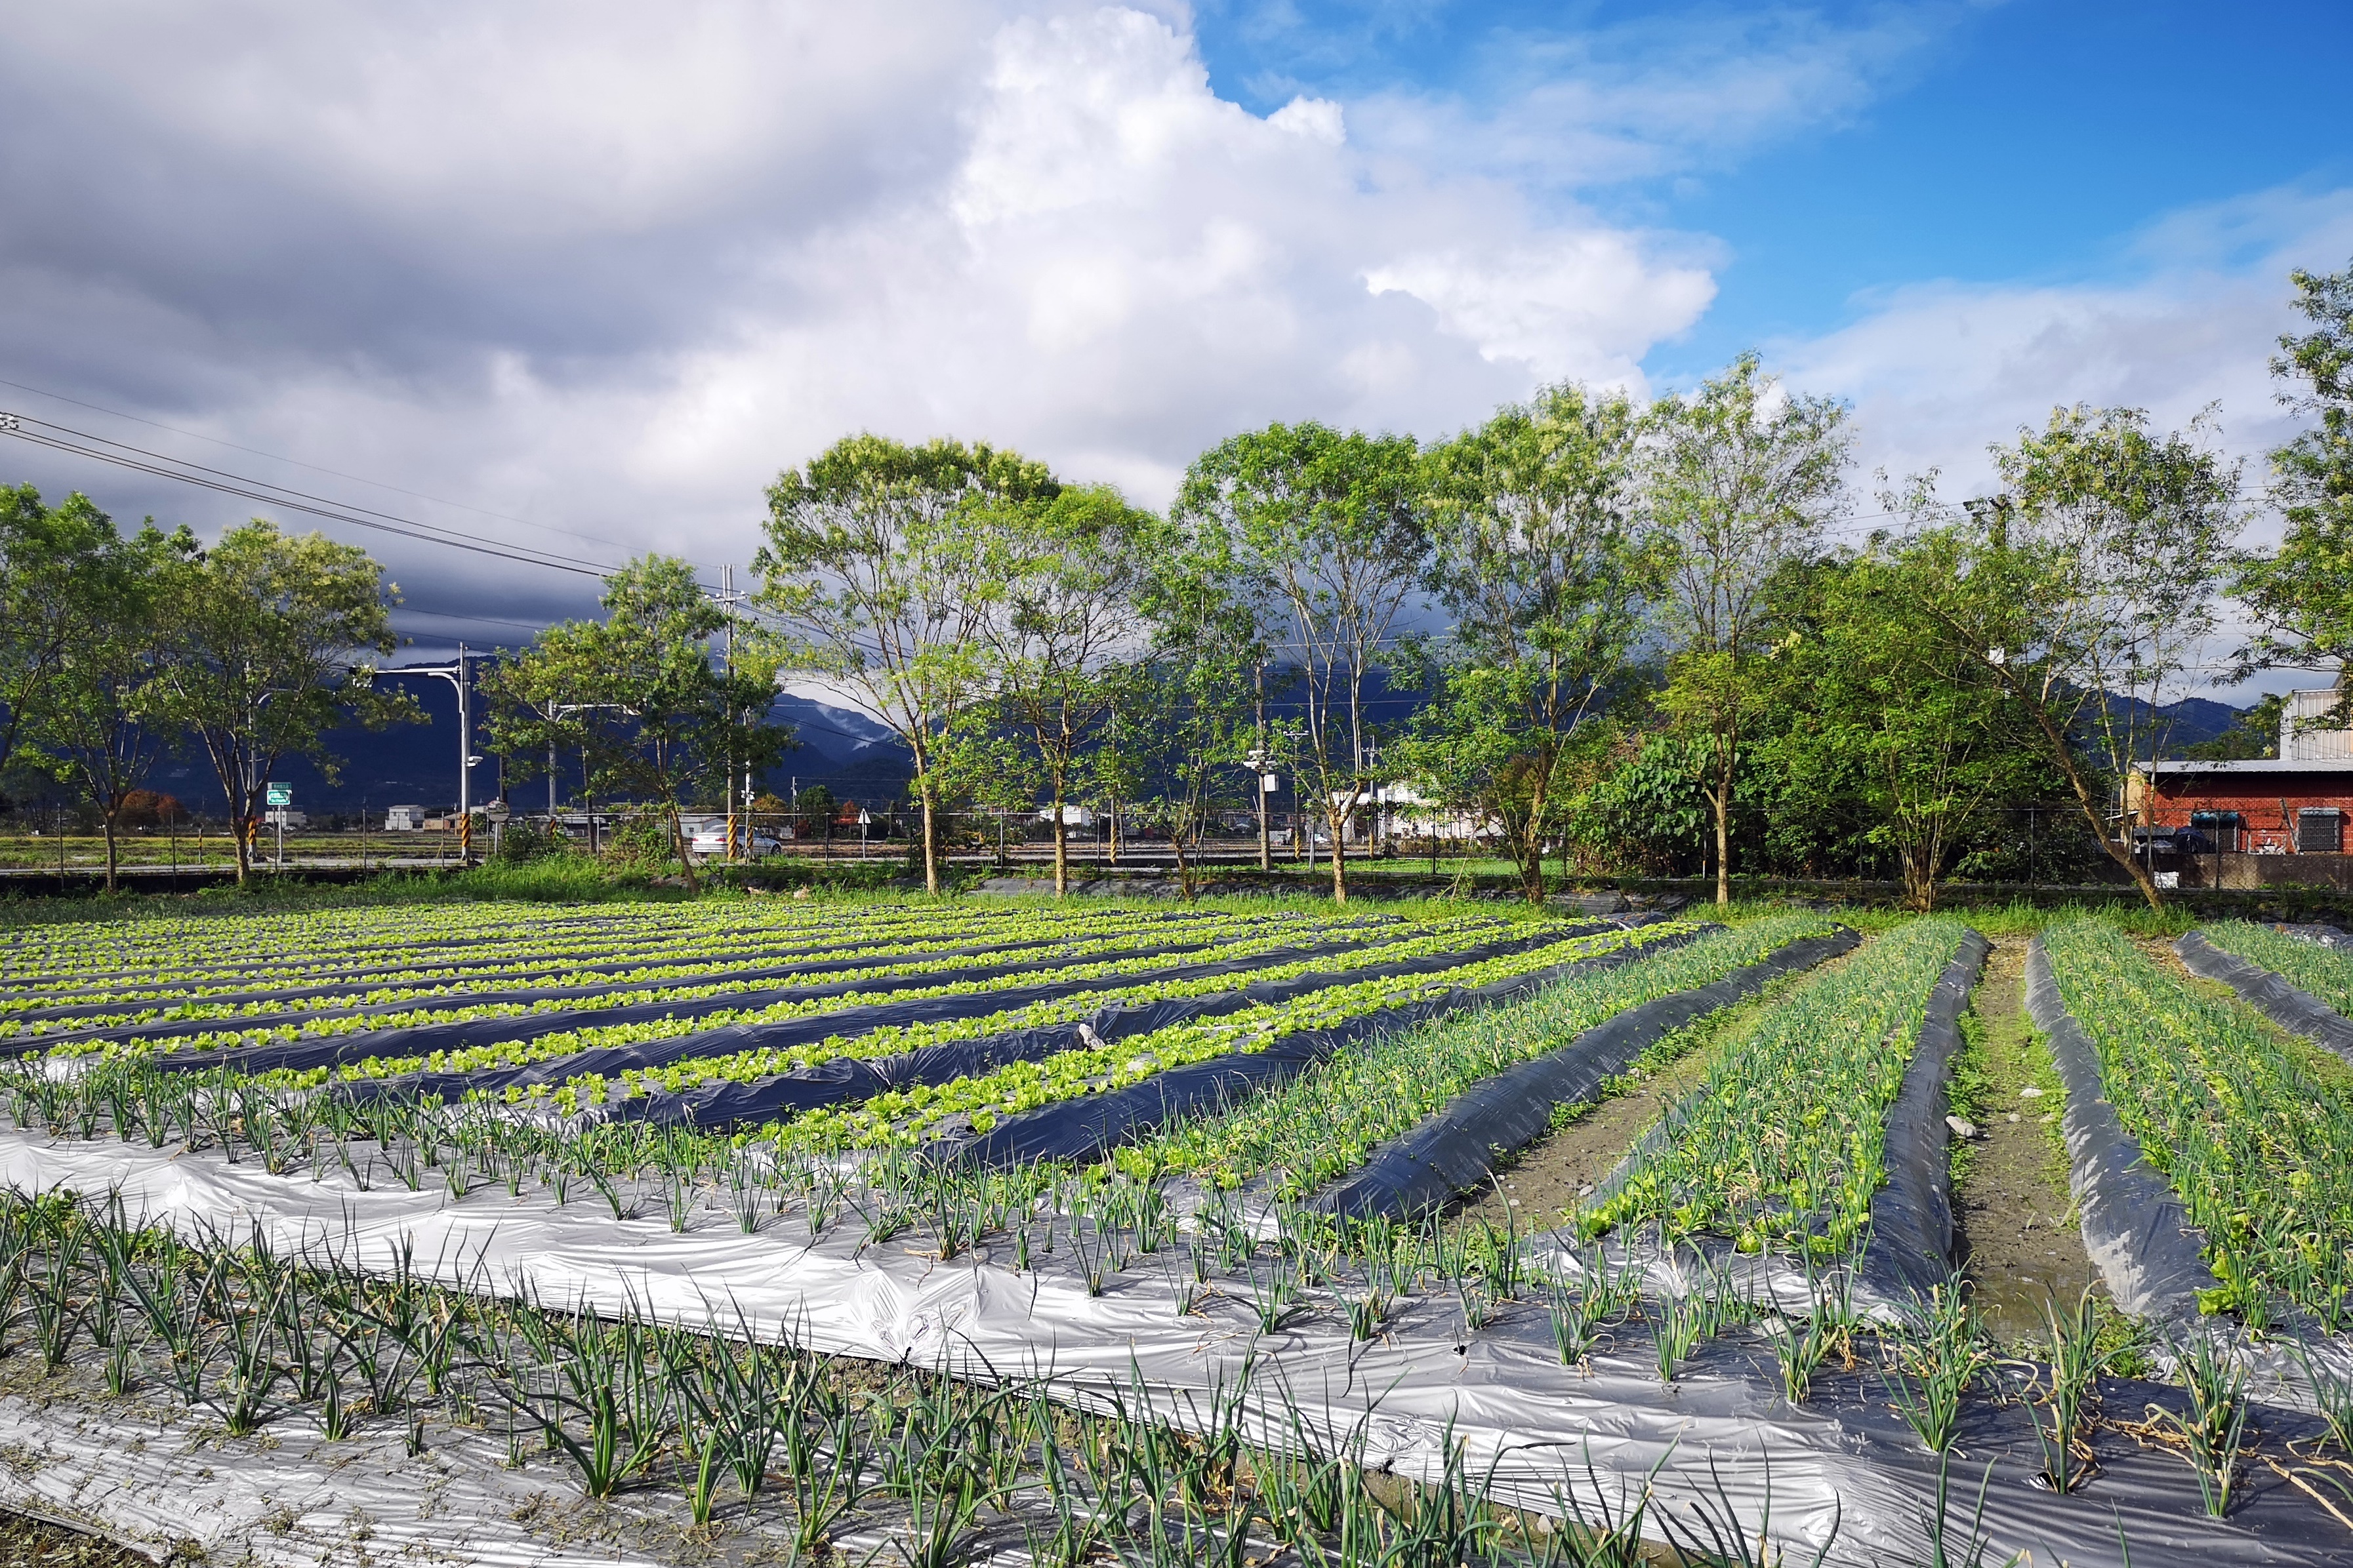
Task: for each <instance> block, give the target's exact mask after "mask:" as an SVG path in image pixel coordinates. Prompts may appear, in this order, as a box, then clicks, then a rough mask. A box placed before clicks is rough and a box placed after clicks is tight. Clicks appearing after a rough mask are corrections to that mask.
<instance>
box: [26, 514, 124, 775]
mask: <svg viewBox="0 0 2353 1568" xmlns="http://www.w3.org/2000/svg"><path fill="white" fill-rule="evenodd" d="M116 543H117V536H116V533H115V530H114V520H113V519H111V518H110V517H108V516H107V515H106V513H104V512H102V511H100V510H99V509H98V507H97V505H96V503H94V502H93V501H91V500H90V498H89V497H88V496H86V495H83V494H81V493H80V492H79V491H76V492H75V493H73V494H72V495H69V496H68V497H66V499H65V500H62V501H60V502H58V504H57V505H56V506H54V507H52V506H47V505H44V504H43V503H42V500H41V494H40V491H38V490H37V489H34V488H33V487H32V486H30V485H16V486H6V485H0V773H6V771H7V769H8V765H9V763H11V762H13V761H14V760H15V758H16V748H17V746H18V745H19V744H20V743H21V742H23V741H24V740H25V739H26V736H27V734H28V733H29V732H30V731H31V730H32V729H33V728H34V727H35V725H36V724H37V721H38V720H39V718H40V715H41V713H42V711H43V705H44V703H45V701H46V700H47V697H48V694H49V687H50V683H51V682H52V681H53V680H54V679H56V676H57V673H58V666H59V664H60V663H61V662H62V661H63V659H64V658H65V656H66V650H67V649H68V648H69V647H72V646H73V645H74V642H75V640H76V638H77V637H79V635H80V634H81V631H82V629H83V627H84V626H85V624H86V622H87V620H88V617H89V616H90V613H91V610H92V606H93V605H95V604H97V603H98V601H99V595H96V594H95V593H94V592H93V590H92V587H91V581H92V579H93V578H94V577H97V576H100V575H101V574H102V573H103V571H104V563H105V561H106V558H107V555H108V552H110V551H111V550H112V549H113V548H114V547H115V545H116Z"/></svg>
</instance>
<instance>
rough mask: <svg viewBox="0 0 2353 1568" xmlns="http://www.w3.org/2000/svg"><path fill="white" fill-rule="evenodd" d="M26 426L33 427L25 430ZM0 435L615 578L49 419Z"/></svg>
mask: <svg viewBox="0 0 2353 1568" xmlns="http://www.w3.org/2000/svg"><path fill="white" fill-rule="evenodd" d="M27 426H33V427H34V428H27ZM0 435H6V436H14V437H16V438H17V439H18V440H20V441H28V442H30V443H32V444H33V445H34V446H37V447H48V448H50V449H51V450H53V451H58V452H69V453H72V454H73V455H75V456H77V457H82V458H95V459H96V460H97V461H99V462H101V463H111V464H113V465H114V466H116V467H117V468H129V469H132V471H134V472H136V473H142V474H152V475H153V476H154V477H156V478H157V479H175V480H177V481H179V482H180V483H182V484H187V485H195V486H198V487H200V488H202V489H208V490H217V491H219V492H220V493H222V494H223V495H233V496H237V497H240V498H242V499H244V500H255V501H259V502H260V503H261V504H263V505H264V506H271V507H279V508H282V509H284V510H288V511H299V512H302V513H305V514H307V515H309V516H311V517H318V518H324V519H327V520H328V521H333V522H345V523H349V524H351V525H352V526H353V527H355V528H371V529H374V530H375V531H377V532H379V533H390V534H396V535H398V536H399V537H401V538H404V539H413V540H416V541H417V542H420V543H425V544H440V545H447V546H448V547H449V548H450V549H453V550H465V551H470V552H472V553H474V554H477V555H488V556H491V557H493V558H494V559H497V560H501V561H508V562H512V563H515V564H517V565H521V566H543V567H545V568H547V569H548V570H550V571H553V572H570V573H573V574H577V575H579V576H583V577H607V576H610V575H612V574H613V572H614V570H615V569H614V568H613V567H610V566H600V565H590V564H585V563H580V562H577V561H571V560H566V559H565V558H563V557H560V556H556V555H554V554H553V553H552V552H545V551H534V550H532V549H531V547H530V546H528V545H514V546H501V545H496V544H486V543H483V542H480V541H478V540H471V539H467V538H464V537H462V536H460V535H459V534H457V533H456V532H455V531H452V530H449V529H445V528H439V527H437V526H436V525H434V524H432V523H429V522H417V521H412V520H411V519H408V518H404V517H397V516H395V515H394V514H393V513H390V512H382V511H376V510H374V509H372V508H368V507H346V506H344V505H343V504H341V503H339V502H336V501H332V500H328V499H327V498H325V497H323V496H314V495H311V494H310V493H309V492H307V491H304V490H296V489H288V488H287V487H285V486H282V485H274V484H271V483H269V481H268V480H266V479H248V478H246V477H244V476H243V475H241V474H232V473H229V472H227V470H225V469H221V468H209V467H207V466H206V465H205V464H202V463H191V462H189V461H187V460H186V459H185V458H173V457H168V456H165V455H164V454H163V453H160V452H150V451H148V450H146V449H145V448H144V447H133V446H131V445H129V444H128V443H127V442H122V441H115V440H111V439H110V438H109V437H104V436H93V435H91V434H90V433H89V432H88V431H83V430H76V429H73V428H71V427H70V426H64V425H57V424H52V423H51V422H50V421H48V420H46V419H36V418H34V417H32V416H30V415H21V414H11V413H8V412H5V410H0ZM91 441H94V442H97V443H99V446H98V447H90V446H84V445H81V444H80V443H83V442H91ZM100 447H113V448H116V449H115V450H113V451H105V450H101V449H100Z"/></svg>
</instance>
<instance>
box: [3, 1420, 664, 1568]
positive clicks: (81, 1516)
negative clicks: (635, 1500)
mask: <svg viewBox="0 0 2353 1568" xmlns="http://www.w3.org/2000/svg"><path fill="white" fill-rule="evenodd" d="M402 1443H403V1438H402V1437H401V1436H400V1434H399V1433H397V1432H396V1431H395V1432H380V1433H378V1434H376V1435H375V1436H367V1435H362V1436H357V1437H353V1438H351V1439H347V1440H345V1441H343V1442H340V1443H329V1442H326V1441H325V1440H324V1439H323V1438H321V1437H320V1436H318V1434H317V1431H316V1429H315V1428H312V1429H311V1430H309V1431H307V1432H306V1431H303V1430H301V1428H300V1427H299V1426H298V1425H297V1424H296V1423H293V1422H281V1423H279V1424H277V1425H275V1426H272V1427H271V1428H270V1429H269V1432H267V1433H266V1434H264V1435H261V1436H254V1437H247V1438H228V1437H223V1436H220V1435H219V1433H218V1431H217V1429H214V1430H212V1431H210V1432H206V1431H205V1430H204V1429H203V1428H202V1427H200V1426H197V1425H195V1423H192V1422H174V1423H169V1424H166V1423H160V1422H156V1421H153V1420H142V1419H139V1418H137V1417H136V1416H132V1415H114V1414H111V1413H110V1412H107V1411H103V1410H100V1409H99V1408H96V1407H94V1406H90V1405H69V1404H68V1403H66V1402H63V1401H48V1402H44V1403H42V1404H35V1403H34V1402H32V1401H29V1400H26V1399H25V1398H23V1397H22V1396H19V1395H13V1394H12V1395H10V1396H8V1397H6V1398H5V1399H0V1457H5V1463H0V1508H5V1509H10V1510H16V1511H18V1512H23V1513H30V1514H34V1515H36V1516H37V1517H41V1518H46V1519H52V1520H56V1521H60V1522H63V1523H69V1524H73V1525H75V1526H77V1527H79V1528H85V1529H90V1530H93V1531H97V1532H98V1533H100V1534H103V1535H105V1536H107V1537H109V1538H110V1539H111V1540H114V1541H117V1542H121V1543H122V1544H123V1545H126V1546H129V1547H132V1549H134V1550H136V1551H141V1552H146V1553H147V1554H148V1555H150V1556H152V1557H154V1558H156V1559H157V1560H158V1561H164V1560H166V1559H169V1558H171V1557H172V1556H173V1554H174V1552H175V1550H176V1551H177V1552H178V1553H179V1556H180V1558H181V1559H182V1560H193V1559H195V1558H196V1557H197V1553H196V1552H190V1551H187V1550H186V1547H187V1546H189V1545H193V1546H195V1547H196V1548H197V1549H199V1550H200V1551H201V1552H202V1559H201V1560H203V1561H208V1562H216V1563H267V1564H270V1565H271V1568H280V1565H283V1568H357V1565H359V1564H368V1563H385V1564H391V1563H398V1564H401V1565H402V1568H649V1565H650V1564H653V1563H659V1562H660V1561H661V1558H660V1557H659V1556H655V1555H650V1554H645V1553H637V1552H614V1551H612V1550H609V1549H603V1548H597V1547H583V1546H576V1545H567V1544H564V1543H562V1542H559V1541H557V1540H554V1539H551V1537H553V1536H555V1535H557V1534H558V1533H559V1532H561V1531H562V1530H563V1529H564V1528H565V1524H566V1516H567V1515H571V1514H575V1513H576V1511H577V1510H578V1509H579V1508H580V1503H581V1500H580V1497H579V1494H578V1491H577V1490H576V1489H573V1488H570V1487H567V1486H565V1484H564V1482H563V1479H561V1478H560V1477H558V1476H556V1475H554V1473H553V1472H552V1471H551V1470H550V1468H549V1467H548V1466H547V1465H546V1464H544V1463H542V1464H539V1465H537V1466H535V1467H534V1468H532V1469H530V1470H525V1471H511V1470H507V1469H504V1468H501V1461H502V1460H503V1458H505V1454H504V1450H503V1448H502V1447H501V1444H500V1443H499V1442H497V1441H494V1440H491V1439H487V1438H483V1437H480V1436H459V1435H458V1434H454V1433H450V1432H447V1431H445V1430H442V1429H439V1428H436V1429H435V1431H434V1446H433V1447H430V1448H428V1449H427V1451H426V1452H425V1453H423V1454H421V1455H419V1456H418V1457H417V1458H407V1457H406V1455H404V1454H403V1452H402ZM575 1532H576V1531H575Z"/></svg>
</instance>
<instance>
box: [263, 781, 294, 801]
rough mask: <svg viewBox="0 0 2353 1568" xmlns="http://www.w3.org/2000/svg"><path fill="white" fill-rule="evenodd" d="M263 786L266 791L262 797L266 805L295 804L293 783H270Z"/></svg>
mask: <svg viewBox="0 0 2353 1568" xmlns="http://www.w3.org/2000/svg"><path fill="white" fill-rule="evenodd" d="M263 787H264V790H265V792H266V793H264V795H262V797H261V798H262V802H263V804H264V805H293V804H294V786H293V785H292V784H268V785H265V786H263Z"/></svg>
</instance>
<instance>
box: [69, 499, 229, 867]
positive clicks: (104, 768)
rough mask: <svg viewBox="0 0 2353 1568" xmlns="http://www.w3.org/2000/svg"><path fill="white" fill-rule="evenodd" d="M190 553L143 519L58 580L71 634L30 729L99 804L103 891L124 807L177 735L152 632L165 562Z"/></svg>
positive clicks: (161, 600)
mask: <svg viewBox="0 0 2353 1568" xmlns="http://www.w3.org/2000/svg"><path fill="white" fill-rule="evenodd" d="M108 532H109V533H110V534H111V533H112V526H111V524H110V525H109V527H108ZM196 552H197V546H196V541H195V535H194V534H192V533H190V532H189V531H187V530H186V529H185V528H184V529H182V530H180V531H179V532H177V533H176V534H169V535H167V534H165V533H164V531H162V530H161V529H158V528H156V527H155V526H154V525H153V523H150V524H149V525H148V526H147V527H145V528H142V530H140V531H139V532H138V533H137V534H135V535H133V536H132V537H131V538H129V539H121V538H110V539H109V540H108V541H107V542H106V544H105V546H104V547H103V548H102V549H101V550H100V552H99V553H98V554H97V556H96V557H95V558H94V559H92V560H90V562H89V563H87V564H86V567H85V569H84V570H82V571H79V572H77V573H75V574H72V577H71V579H70V581H69V584H67V585H66V586H67V591H68V592H70V593H72V594H74V595H77V596H78V598H79V601H80V603H79V609H78V611H77V613H76V614H75V615H74V616H73V619H74V621H75V624H76V632H75V635H74V637H72V639H71V640H70V642H69V644H68V646H67V647H66V649H65V651H64V653H63V655H62V657H60V658H58V661H57V666H56V669H55V671H54V674H53V676H52V679H51V681H50V685H49V691H48V698H47V700H46V701H45V702H43V703H42V704H41V706H40V709H39V711H38V713H37V716H36V718H35V720H34V729H33V732H34V734H35V736H36V738H37V741H38V743H39V744H40V745H41V746H42V748H43V749H44V750H46V751H47V752H49V753H50V754H51V755H52V756H54V757H55V758H56V759H57V761H58V767H59V771H60V772H61V773H68V774H70V775H71V776H73V777H74V778H76V779H77V780H78V781H79V783H80V784H81V787H82V789H83V791H84V793H86V794H87V795H89V796H90V803H91V804H92V805H95V806H96V807H97V808H98V817H99V824H100V829H101V831H102V832H103V833H104V834H105V837H106V886H107V889H108V891H110V892H111V891H112V890H113V889H114V887H115V884H116V878H117V873H118V870H119V853H118V844H117V835H118V833H119V832H120V829H121V821H122V816H123V812H124V808H125V807H126V806H128V805H130V804H131V802H132V796H133V795H138V794H141V793H142V790H141V786H142V784H145V783H146V781H147V775H148V773H149V772H150V770H152V769H153V766H154V764H155V763H156V760H157V759H158V758H159V757H160V756H161V755H162V754H163V753H164V752H165V751H166V750H168V749H170V747H171V746H172V744H173V743H174V741H175V740H176V738H177V734H178V731H177V728H176V726H175V725H174V723H173V721H172V714H171V709H170V702H169V698H170V693H169V691H168V690H167V689H166V688H165V687H164V679H163V678H164V668H165V666H164V661H163V659H162V658H160V657H159V647H158V639H157V636H156V632H157V627H158V626H159V625H160V624H161V623H162V621H163V619H164V604H165V602H166V595H167V587H168V584H169V582H170V580H171V576H172V572H173V568H174V566H175V565H176V564H178V563H182V562H185V561H186V560H187V559H189V558H190V557H192V556H194V555H195V553H196Z"/></svg>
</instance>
